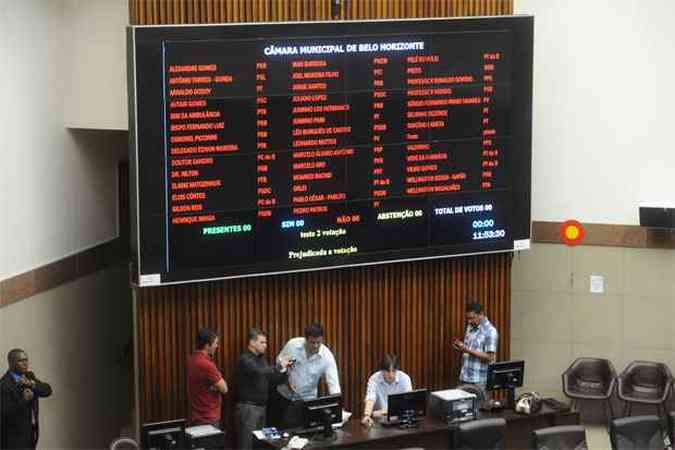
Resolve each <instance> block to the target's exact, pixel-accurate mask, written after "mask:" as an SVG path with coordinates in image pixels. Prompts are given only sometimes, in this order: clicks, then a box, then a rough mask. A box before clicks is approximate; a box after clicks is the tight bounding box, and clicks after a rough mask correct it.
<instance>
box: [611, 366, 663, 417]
mask: <svg viewBox="0 0 675 450" xmlns="http://www.w3.org/2000/svg"><path fill="white" fill-rule="evenodd" d="M618 380H619V383H618V389H617V393H618V395H619V398H620V399H621V400H623V401H624V402H625V405H626V406H625V408H624V414H623V415H624V416H630V413H631V406H632V404H633V403H642V404H647V405H654V406H656V410H657V414H658V415H659V416H660V415H661V410H662V409H663V411H664V412H665V407H664V404H665V403H666V400H667V399H668V395H669V394H670V387H671V386H670V385H671V383H672V382H673V376H672V374H671V373H670V369H669V368H668V366H666V365H665V364H663V363H660V362H651V361H633V362H631V363H630V364H628V366H627V367H626V368H625V369H624V370H623V372H621V375H619V378H618Z"/></svg>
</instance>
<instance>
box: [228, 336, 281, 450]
mask: <svg viewBox="0 0 675 450" xmlns="http://www.w3.org/2000/svg"><path fill="white" fill-rule="evenodd" d="M265 352H267V335H266V334H265V333H264V332H262V331H260V330H259V329H257V328H251V329H250V330H249V332H248V346H247V348H246V350H244V351H243V352H242V354H241V356H240V357H239V361H238V363H237V369H236V392H237V427H238V433H239V440H238V444H239V445H238V447H237V448H240V449H246V450H248V449H251V448H252V447H253V439H252V434H251V432H252V431H253V430H259V429H260V428H262V427H263V426H265V421H266V416H267V400H268V390H269V387H270V386H274V385H277V384H279V383H283V382H284V381H286V379H287V369H288V367H289V365H290V361H289V360H288V359H286V358H285V359H282V360H281V361H280V364H279V365H278V366H277V367H274V366H271V365H270V364H269V363H268V362H267V361H266V360H265Z"/></svg>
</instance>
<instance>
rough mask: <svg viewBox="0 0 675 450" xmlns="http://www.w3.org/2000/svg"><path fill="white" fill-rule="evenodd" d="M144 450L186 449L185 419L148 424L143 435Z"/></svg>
mask: <svg viewBox="0 0 675 450" xmlns="http://www.w3.org/2000/svg"><path fill="white" fill-rule="evenodd" d="M141 446H142V448H144V449H158V450H173V449H184V448H185V419H178V420H169V421H166V422H154V423H146V424H145V425H143V429H142V433H141Z"/></svg>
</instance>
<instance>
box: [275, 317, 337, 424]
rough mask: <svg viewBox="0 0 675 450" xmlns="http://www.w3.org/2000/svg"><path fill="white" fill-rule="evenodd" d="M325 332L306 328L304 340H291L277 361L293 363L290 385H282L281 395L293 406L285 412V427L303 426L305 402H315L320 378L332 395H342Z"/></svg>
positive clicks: (279, 391) (279, 389)
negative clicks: (326, 342) (323, 380)
mask: <svg viewBox="0 0 675 450" xmlns="http://www.w3.org/2000/svg"><path fill="white" fill-rule="evenodd" d="M323 336H324V330H323V327H322V326H321V324H319V323H313V324H310V325H308V326H307V328H305V336H304V337H294V338H291V339H290V340H289V341H288V342H287V343H286V345H285V346H284V348H283V349H282V350H281V352H280V353H279V356H278V357H277V360H278V361H279V362H281V361H282V360H284V359H286V360H289V361H291V362H292V365H291V366H290V367H289V373H288V384H284V385H279V386H278V388H277V391H278V393H279V394H280V395H281V397H283V398H284V399H286V400H287V401H288V402H289V403H290V404H289V405H287V407H286V408H285V409H286V411H285V413H282V414H283V415H284V418H285V420H284V422H285V426H286V427H295V426H300V425H302V423H299V422H301V420H302V419H301V418H302V401H304V400H310V399H313V398H316V397H317V395H318V387H319V381H320V380H321V377H324V378H325V380H326V385H327V386H328V393H329V394H331V395H332V394H340V393H341V390H340V379H339V377H338V370H337V363H336V362H335V357H334V356H333V353H332V352H331V351H330V349H329V348H328V347H326V345H324V343H323Z"/></svg>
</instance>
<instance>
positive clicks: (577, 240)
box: [560, 220, 586, 245]
mask: <svg viewBox="0 0 675 450" xmlns="http://www.w3.org/2000/svg"><path fill="white" fill-rule="evenodd" d="M585 236H586V229H585V228H584V226H583V225H582V224H581V222H579V221H578V220H566V221H565V222H563V223H562V225H560V238H561V239H562V241H563V242H564V243H565V244H567V245H579V244H581V241H583V240H584V237H585Z"/></svg>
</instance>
